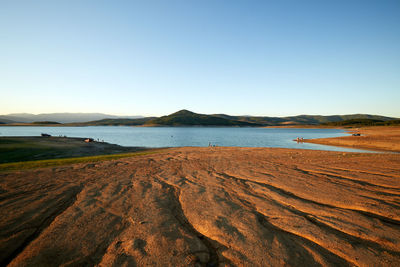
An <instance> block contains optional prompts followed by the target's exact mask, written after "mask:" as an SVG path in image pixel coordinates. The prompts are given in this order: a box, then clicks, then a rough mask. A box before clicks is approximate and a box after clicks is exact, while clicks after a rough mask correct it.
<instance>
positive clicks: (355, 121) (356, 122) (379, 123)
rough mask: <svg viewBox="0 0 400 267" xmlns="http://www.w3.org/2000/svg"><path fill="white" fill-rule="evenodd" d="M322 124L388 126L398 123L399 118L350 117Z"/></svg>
mask: <svg viewBox="0 0 400 267" xmlns="http://www.w3.org/2000/svg"><path fill="white" fill-rule="evenodd" d="M322 125H327V126H343V127H362V126H388V125H392V126H394V125H400V120H386V121H383V120H376V119H350V120H343V121H336V122H327V123H323V124H322Z"/></svg>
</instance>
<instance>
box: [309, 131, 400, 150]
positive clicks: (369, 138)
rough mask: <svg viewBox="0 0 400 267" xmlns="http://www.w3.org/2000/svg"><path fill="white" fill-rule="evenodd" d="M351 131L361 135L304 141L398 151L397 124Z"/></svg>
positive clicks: (399, 138)
mask: <svg viewBox="0 0 400 267" xmlns="http://www.w3.org/2000/svg"><path fill="white" fill-rule="evenodd" d="M351 132H352V133H360V134H361V136H343V137H335V138H319V139H309V140H304V142H308V143H315V144H322V145H331V146H343V147H353V148H365V149H373V150H381V151H393V152H400V127H398V126H382V127H376V126H375V127H365V128H360V129H352V130H351Z"/></svg>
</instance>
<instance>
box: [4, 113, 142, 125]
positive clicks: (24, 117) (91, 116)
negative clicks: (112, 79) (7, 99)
mask: <svg viewBox="0 0 400 267" xmlns="http://www.w3.org/2000/svg"><path fill="white" fill-rule="evenodd" d="M120 118H128V119H137V118H143V117H142V116H116V115H109V114H103V113H42V114H30V113H13V114H8V115H0V121H1V122H6V123H12V122H20V123H32V122H35V121H54V122H59V123H72V122H88V121H95V120H102V119H120ZM7 121H9V122H7Z"/></svg>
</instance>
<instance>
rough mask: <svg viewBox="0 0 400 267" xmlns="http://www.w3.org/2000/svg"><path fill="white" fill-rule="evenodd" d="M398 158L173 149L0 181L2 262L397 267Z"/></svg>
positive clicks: (263, 150)
mask: <svg viewBox="0 0 400 267" xmlns="http://www.w3.org/2000/svg"><path fill="white" fill-rule="evenodd" d="M399 169H400V155H399V154H388V153H382V154H367V153H365V154H360V153H343V152H329V151H311V150H294V149H279V148H229V147H227V148H223V147H217V148H191V147H187V148H174V149H169V150H166V151H164V152H161V153H159V154H153V155H146V156H140V157H135V158H124V159H119V160H113V161H104V162H97V163H84V164H75V165H70V166H60V167H52V168H44V169H34V170H27V171H13V172H3V173H0V192H1V193H0V213H1V216H0V218H1V219H0V230H1V235H0V238H1V239H0V249H1V251H2V253H1V255H0V257H1V259H0V262H1V265H2V266H4V265H7V264H9V266H58V265H69V266H76V265H79V266H82V265H89V266H94V265H98V266H321V265H322V266H354V265H355V266H399V265H400V246H399V244H400V208H399V206H400V173H399Z"/></svg>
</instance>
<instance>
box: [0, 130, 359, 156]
mask: <svg viewBox="0 0 400 267" xmlns="http://www.w3.org/2000/svg"><path fill="white" fill-rule="evenodd" d="M41 133H48V134H51V135H54V136H58V135H66V136H68V137H91V138H94V139H100V140H104V141H105V142H108V143H112V144H118V145H122V146H144V147H177V146H208V144H209V142H210V143H211V144H213V145H217V146H241V147H284V148H304V149H318V150H333V151H348V152H351V151H353V152H366V151H365V150H357V149H348V148H340V147H332V146H322V145H316V144H306V143H304V144H301V143H300V144H298V143H297V142H294V141H293V139H296V138H297V137H303V138H304V139H308V138H323V137H337V136H344V135H346V133H345V132H344V131H343V130H338V129H284V128H280V129H273V128H220V127H218V128H217V127H215V128H214V127H124V126H88V127H34V126H33V127H24V126H20V127H10V126H2V127H0V136H39V135H40V134H41Z"/></svg>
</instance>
